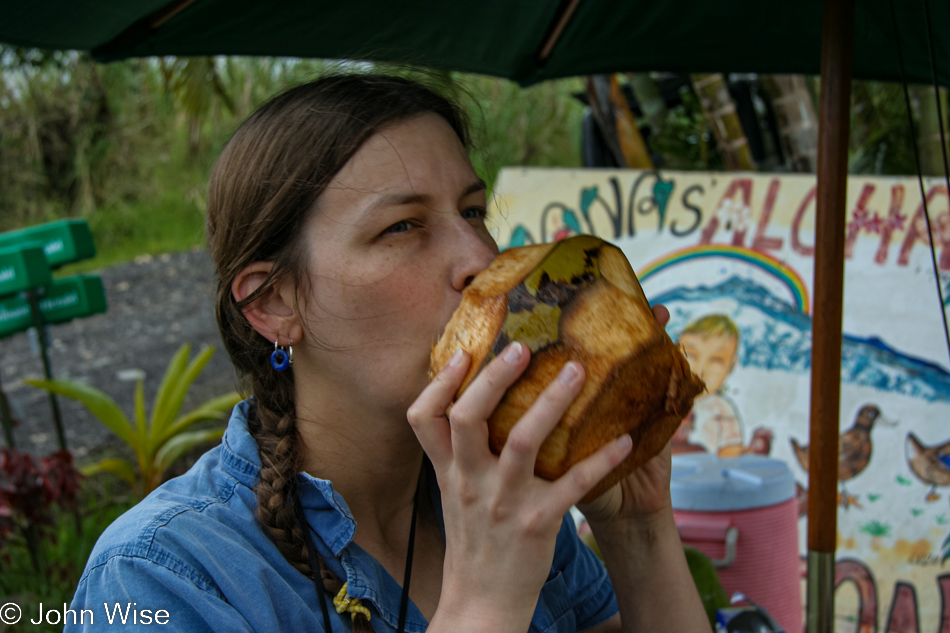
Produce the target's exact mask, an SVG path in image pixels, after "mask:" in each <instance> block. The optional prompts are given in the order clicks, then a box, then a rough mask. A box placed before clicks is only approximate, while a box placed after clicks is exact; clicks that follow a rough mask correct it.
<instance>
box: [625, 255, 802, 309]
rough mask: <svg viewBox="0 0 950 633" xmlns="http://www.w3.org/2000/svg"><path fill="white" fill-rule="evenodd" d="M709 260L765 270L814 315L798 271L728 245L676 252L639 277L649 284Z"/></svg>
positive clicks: (763, 256)
mask: <svg viewBox="0 0 950 633" xmlns="http://www.w3.org/2000/svg"><path fill="white" fill-rule="evenodd" d="M707 257H724V258H727V259H735V260H739V261H743V262H745V263H747V264H750V265H752V266H755V267H756V268H758V269H760V270H763V271H765V272H766V273H768V274H770V275H772V276H773V277H775V278H776V279H778V280H779V281H780V282H781V283H782V284H784V285H785V287H786V288H788V290H789V293H790V294H791V296H792V299H793V301H794V302H795V306H796V307H797V308H798V309H799V310H800V311H801V312H802V313H804V314H810V313H811V303H810V301H809V298H808V288H807V287H806V286H805V282H804V281H802V278H801V277H800V276H799V275H798V273H796V272H795V271H794V270H792V269H791V268H789V267H788V266H786V265H785V264H784V263H782V262H781V261H779V260H777V259H775V258H774V257H772V256H770V255H766V254H765V253H761V252H759V251H753V250H751V249H748V248H744V247H742V246H729V245H725V244H708V245H702V246H690V247H688V248H683V249H680V250H677V251H673V252H672V253H668V254H666V255H664V256H663V257H660V258H659V259H656V260H654V261H652V262H650V263H649V264H647V265H646V266H644V267H643V268H641V269H640V270H639V271H637V277H638V278H639V279H640V281H646V280H647V279H649V278H650V277H651V276H652V275H655V274H657V273H658V272H660V271H662V270H665V269H667V268H670V267H672V266H675V265H676V264H681V263H683V262H686V261H690V260H694V259H703V258H707Z"/></svg>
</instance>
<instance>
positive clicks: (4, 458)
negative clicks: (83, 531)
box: [0, 448, 82, 570]
mask: <svg viewBox="0 0 950 633" xmlns="http://www.w3.org/2000/svg"><path fill="white" fill-rule="evenodd" d="M81 477H82V475H80V474H79V471H77V470H76V469H75V468H74V467H73V456H72V453H70V452H69V451H57V452H55V453H52V454H51V455H47V456H46V457H43V458H42V459H40V460H36V459H34V458H33V456H32V455H30V454H29V453H21V452H19V451H17V450H16V449H13V448H3V449H0V550H3V548H4V545H5V542H6V540H7V538H19V539H22V541H23V543H24V544H25V545H26V549H27V551H28V552H29V554H30V560H31V562H32V565H33V568H34V569H35V570H39V569H40V567H41V558H40V552H39V543H40V541H41V540H42V539H43V538H44V537H45V536H47V535H48V533H49V532H50V531H51V530H52V529H53V528H54V527H55V522H54V520H53V509H54V506H59V507H60V508H62V509H66V510H74V509H75V507H76V498H77V494H78V491H79V480H80V479H81ZM2 567H3V563H2V559H0V568H2Z"/></svg>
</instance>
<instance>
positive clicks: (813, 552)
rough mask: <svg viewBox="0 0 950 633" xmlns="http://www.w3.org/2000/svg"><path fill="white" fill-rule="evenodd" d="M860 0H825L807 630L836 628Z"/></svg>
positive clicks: (819, 631) (823, 631) (816, 632)
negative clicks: (848, 218) (851, 137)
mask: <svg viewBox="0 0 950 633" xmlns="http://www.w3.org/2000/svg"><path fill="white" fill-rule="evenodd" d="M854 3H855V0H825V1H824V21H823V23H822V24H823V26H822V39H821V91H820V94H819V105H820V115H819V127H818V193H817V205H818V217H817V221H816V225H815V280H814V297H815V301H814V306H815V307H814V315H813V320H812V355H811V419H810V427H809V448H808V592H807V593H808V598H807V618H806V621H807V626H808V633H832V631H833V630H834V581H835V576H834V567H835V560H834V557H835V549H836V546H837V542H836V541H837V520H838V498H837V497H838V429H839V420H838V416H839V407H840V396H841V393H840V387H841V338H842V337H841V312H842V301H843V288H844V242H845V212H846V209H845V205H846V203H847V200H846V196H847V187H848V133H849V129H850V107H851V63H852V57H853V43H854Z"/></svg>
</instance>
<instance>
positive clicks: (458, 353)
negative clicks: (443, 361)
mask: <svg viewBox="0 0 950 633" xmlns="http://www.w3.org/2000/svg"><path fill="white" fill-rule="evenodd" d="M461 362H462V350H461V348H460V349H457V350H455V353H454V354H452V358H450V359H449V367H456V366H458V364H459V363H461Z"/></svg>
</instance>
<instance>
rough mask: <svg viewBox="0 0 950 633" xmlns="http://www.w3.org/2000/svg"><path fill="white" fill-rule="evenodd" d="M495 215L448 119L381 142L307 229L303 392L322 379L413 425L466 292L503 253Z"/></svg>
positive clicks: (344, 175)
mask: <svg viewBox="0 0 950 633" xmlns="http://www.w3.org/2000/svg"><path fill="white" fill-rule="evenodd" d="M485 214H486V192H485V184H484V182H483V181H482V180H481V179H480V178H479V177H478V176H477V175H476V174H475V171H474V169H473V168H472V165H471V162H470V161H469V158H468V155H467V153H466V151H465V148H464V147H463V146H462V144H461V142H460V141H459V139H458V136H457V135H456V134H455V132H454V131H453V130H452V128H451V127H450V126H449V125H448V124H447V123H446V122H445V121H444V120H443V119H442V118H441V117H439V116H437V115H434V114H427V115H423V116H419V117H416V118H413V119H409V120H406V121H402V122H398V123H395V124H393V125H391V126H389V127H387V128H384V129H383V130H382V131H380V132H379V133H377V134H376V135H375V136H373V137H371V138H370V139H369V140H368V141H367V142H366V143H365V144H364V145H363V146H362V147H361V148H360V149H359V150H358V151H357V153H356V154H355V155H354V156H353V158H351V159H350V161H349V162H348V163H347V164H346V165H345V166H344V167H343V169H342V170H341V171H340V172H339V173H338V174H337V175H336V177H335V178H334V179H333V180H332V182H331V183H330V185H329V187H328V188H327V190H326V191H325V192H324V193H323V194H322V195H321V196H320V197H319V198H318V200H317V207H316V210H315V213H312V214H311V216H310V218H309V220H308V221H307V223H306V224H305V227H304V238H305V241H304V244H305V250H306V254H307V273H308V279H309V285H310V286H309V288H308V287H306V286H305V287H304V288H301V289H300V292H299V293H298V294H299V296H300V307H299V309H300V312H301V315H300V317H301V320H302V325H303V328H304V335H303V340H302V341H300V342H299V343H295V344H294V352H295V358H294V374H295V379H296V384H297V389H298V392H299V390H300V389H301V388H302V387H303V386H304V385H305V384H306V381H308V380H310V379H311V378H312V379H313V380H318V381H321V382H320V383H312V384H321V385H322V386H325V387H329V388H330V389H332V390H333V391H332V393H333V394H334V396H335V397H336V396H340V397H343V398H357V399H359V400H358V402H359V403H360V404H361V405H381V406H383V407H394V411H395V410H399V411H401V412H402V413H403V414H404V412H405V410H406V408H407V407H408V406H409V405H410V404H411V403H412V401H413V400H414V399H415V398H416V396H417V395H418V394H419V392H420V391H421V390H422V389H423V388H424V387H425V385H426V382H427V371H428V367H429V352H430V350H431V346H432V344H433V343H434V342H435V341H436V340H437V338H438V336H439V334H440V333H441V332H442V329H443V328H444V327H445V325H446V323H448V320H449V318H450V317H451V315H452V313H453V311H454V310H455V309H456V308H457V307H458V305H459V302H460V301H461V296H462V290H463V289H464V288H465V286H466V285H467V284H468V282H469V281H470V280H471V278H472V277H473V276H474V275H475V274H476V273H478V272H479V271H481V270H482V269H484V268H485V267H487V266H488V264H489V263H490V262H491V260H492V259H493V258H494V256H495V255H496V254H497V253H498V248H497V246H496V245H495V241H494V240H493V239H492V237H491V235H490V234H489V232H488V229H487V228H486V226H485ZM321 391H324V390H323V389H321Z"/></svg>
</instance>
